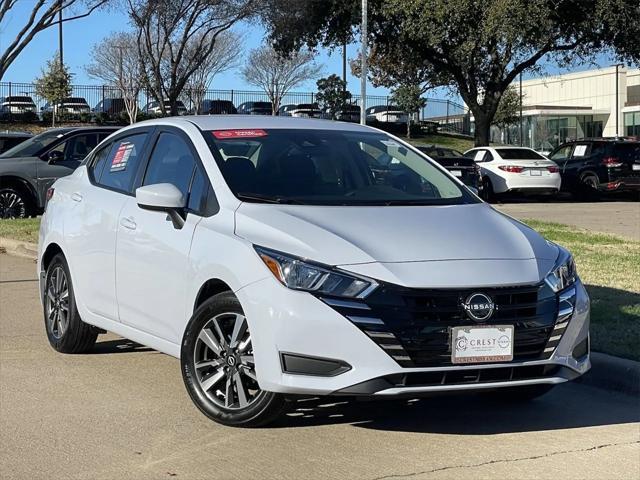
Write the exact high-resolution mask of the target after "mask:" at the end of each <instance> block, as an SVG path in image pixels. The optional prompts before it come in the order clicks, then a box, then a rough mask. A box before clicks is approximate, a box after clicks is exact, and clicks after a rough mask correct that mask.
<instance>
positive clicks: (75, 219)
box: [64, 128, 150, 321]
mask: <svg viewBox="0 0 640 480" xmlns="http://www.w3.org/2000/svg"><path fill="white" fill-rule="evenodd" d="M149 136H150V130H149V129H146V128H142V129H136V130H133V131H129V132H127V133H126V134H123V135H120V136H118V137H116V138H115V139H113V140H112V141H110V142H108V144H106V145H104V146H102V147H101V148H100V149H99V150H98V151H96V152H94V153H93V154H92V156H91V158H90V159H89V160H88V162H87V167H86V171H85V175H84V177H83V178H82V179H81V181H80V182H79V186H78V189H77V190H76V191H74V192H71V201H72V203H73V205H74V206H73V209H74V210H73V212H72V213H73V214H72V215H69V217H68V218H67V219H65V232H64V233H65V238H66V243H67V245H68V248H69V249H70V253H71V255H70V258H73V259H74V262H75V263H74V264H73V265H72V267H73V275H74V280H75V282H74V286H75V288H76V290H77V292H78V295H77V297H78V299H79V301H81V302H82V303H83V304H84V305H85V307H86V308H87V309H88V310H89V312H90V313H91V314H92V315H96V316H99V317H102V318H106V319H108V320H112V321H117V320H118V309H117V303H116V289H115V282H116V280H115V251H116V235H117V232H118V225H119V224H118V220H119V218H120V217H119V215H120V211H121V210H122V207H123V206H124V204H125V202H126V201H127V199H128V198H130V196H131V195H132V192H133V190H132V189H133V186H134V184H135V182H136V179H137V178H138V175H139V171H140V166H141V164H142V160H143V157H144V154H145V145H146V143H147V141H148V138H149ZM125 150H126V151H127V154H126V158H125V159H124V160H125V161H122V159H123V158H122V155H121V152H123V151H125Z"/></svg>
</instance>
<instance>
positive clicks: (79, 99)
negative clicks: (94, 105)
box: [63, 97, 87, 103]
mask: <svg viewBox="0 0 640 480" xmlns="http://www.w3.org/2000/svg"><path fill="white" fill-rule="evenodd" d="M63 102H64V103H87V101H86V100H85V99H84V98H82V97H69V98H65V99H64V100H63Z"/></svg>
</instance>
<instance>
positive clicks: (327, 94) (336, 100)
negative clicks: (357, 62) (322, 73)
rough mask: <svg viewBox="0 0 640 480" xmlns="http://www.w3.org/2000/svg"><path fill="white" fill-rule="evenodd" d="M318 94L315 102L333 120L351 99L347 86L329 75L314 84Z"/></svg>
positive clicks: (339, 79)
mask: <svg viewBox="0 0 640 480" xmlns="http://www.w3.org/2000/svg"><path fill="white" fill-rule="evenodd" d="M316 85H317V86H318V93H317V94H316V101H317V102H318V104H319V105H320V107H322V108H323V109H324V110H325V111H326V112H327V113H328V114H329V115H330V116H331V119H332V120H335V119H336V117H337V114H338V113H339V112H340V110H342V109H343V108H344V106H345V105H346V103H347V102H348V101H349V100H350V99H351V93H350V92H348V91H347V84H346V83H345V81H344V80H342V79H341V78H340V77H339V76H337V75H329V76H328V77H327V78H321V79H320V80H318V81H317V82H316Z"/></svg>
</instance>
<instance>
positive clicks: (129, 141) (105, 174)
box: [96, 133, 147, 193]
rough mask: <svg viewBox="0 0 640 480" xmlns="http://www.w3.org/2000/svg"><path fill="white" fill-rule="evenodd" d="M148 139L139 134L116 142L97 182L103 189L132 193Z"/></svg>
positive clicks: (143, 134) (144, 135)
mask: <svg viewBox="0 0 640 480" xmlns="http://www.w3.org/2000/svg"><path fill="white" fill-rule="evenodd" d="M146 139H147V134H146V133H139V134H136V135H131V136H129V137H124V138H121V139H119V140H117V141H115V142H114V143H113V147H112V148H111V150H110V152H109V155H108V156H107V159H106V162H105V165H104V168H103V170H102V173H101V175H100V178H99V179H96V182H97V183H98V184H99V185H102V186H103V187H107V188H112V189H114V190H119V191H121V192H124V193H131V192H132V189H133V182H134V181H135V178H136V173H137V172H138V167H139V166H140V159H141V156H142V150H143V146H144V142H145V140H146Z"/></svg>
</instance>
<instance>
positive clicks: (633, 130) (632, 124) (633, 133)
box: [624, 112, 640, 137]
mask: <svg viewBox="0 0 640 480" xmlns="http://www.w3.org/2000/svg"><path fill="white" fill-rule="evenodd" d="M624 134H625V135H627V136H629V137H640V112H629V113H625V114H624Z"/></svg>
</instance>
